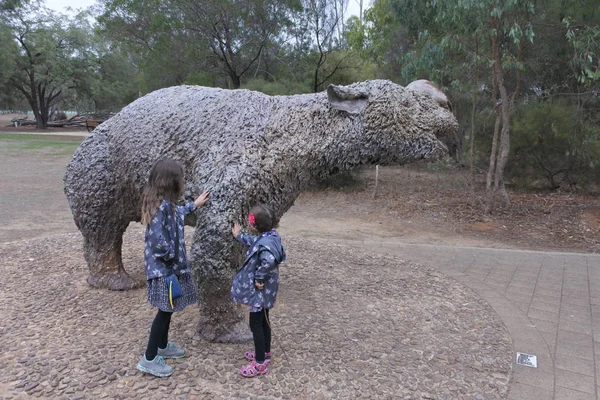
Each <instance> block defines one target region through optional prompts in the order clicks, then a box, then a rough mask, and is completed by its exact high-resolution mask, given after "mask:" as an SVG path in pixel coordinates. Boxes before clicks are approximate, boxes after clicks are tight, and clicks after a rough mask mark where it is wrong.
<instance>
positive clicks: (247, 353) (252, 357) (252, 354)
mask: <svg viewBox="0 0 600 400" xmlns="http://www.w3.org/2000/svg"><path fill="white" fill-rule="evenodd" d="M272 355H273V352H272V351H270V352H268V353H265V361H266V362H271V356H272ZM244 357H246V360H248V361H253V360H255V359H256V353H255V352H254V350H246V351H245V352H244Z"/></svg>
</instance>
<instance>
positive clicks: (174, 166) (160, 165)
mask: <svg viewBox="0 0 600 400" xmlns="http://www.w3.org/2000/svg"><path fill="white" fill-rule="evenodd" d="M183 185H184V181H183V166H182V165H181V164H180V163H178V162H177V161H174V160H170V159H165V160H160V161H157V162H156V163H155V164H154V165H153V166H152V169H151V170H150V177H149V178H148V184H147V185H146V187H145V188H144V194H143V196H142V224H144V225H148V224H149V223H150V221H152V218H153V217H154V214H156V211H157V210H158V207H160V203H161V202H162V201H163V199H167V200H169V201H170V202H171V210H173V207H174V204H175V203H176V202H177V200H178V199H179V197H181V195H182V194H183Z"/></svg>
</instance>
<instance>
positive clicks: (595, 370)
mask: <svg viewBox="0 0 600 400" xmlns="http://www.w3.org/2000/svg"><path fill="white" fill-rule="evenodd" d="M334 241H336V242H338V243H342V242H343V244H345V245H350V246H354V247H360V248H363V249H369V250H371V251H375V252H379V253H388V254H393V255H396V256H399V257H401V258H403V259H406V260H410V261H417V262H419V263H420V264H423V265H428V266H431V267H434V268H436V269H437V270H438V271H441V272H443V273H444V274H446V275H448V276H451V277H453V278H455V279H457V280H458V281H460V282H462V283H463V284H465V285H467V286H468V287H470V288H471V289H473V290H474V291H475V292H476V293H478V294H479V295H480V296H482V298H483V299H485V300H486V301H487V302H488V303H489V304H490V305H491V306H492V308H493V309H494V310H495V311H496V312H497V313H498V315H500V317H501V318H502V320H503V321H504V323H505V324H506V326H507V328H508V330H509V331H510V334H511V336H512V339H513V344H514V351H515V352H517V351H518V352H522V353H527V354H533V355H536V356H537V361H538V368H537V369H534V368H530V367H524V366H519V365H516V364H515V365H514V375H513V379H512V381H511V384H510V391H509V399H511V400H526V399H527V400H529V399H536V400H546V399H555V400H569V399H576V400H579V399H585V400H587V399H590V400H592V399H593V400H598V399H600V255H597V254H578V253H549V252H535V251H519V250H502V249H486V248H473V247H451V246H434V245H416V244H403V243H398V242H385V241H349V240H343V241H342V240H334ZM515 357H516V356H515Z"/></svg>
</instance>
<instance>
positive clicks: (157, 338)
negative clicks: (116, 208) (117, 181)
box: [137, 160, 208, 377]
mask: <svg viewBox="0 0 600 400" xmlns="http://www.w3.org/2000/svg"><path fill="white" fill-rule="evenodd" d="M184 185H185V182H184V174H183V167H182V166H181V164H179V163H178V162H176V161H173V160H161V161H158V162H157V163H156V164H154V166H153V167H152V170H151V171H150V177H149V179H148V184H147V185H146V188H145V190H144V195H143V199H142V223H143V224H144V225H146V237H145V242H146V246H145V250H144V261H145V265H146V279H147V283H148V301H149V302H150V304H151V305H153V306H154V307H157V308H158V313H157V314H156V317H155V318H154V322H152V328H151V330H150V338H149V340H148V346H147V348H146V353H145V354H144V355H143V356H142V358H141V360H140V362H139V363H138V365H137V368H138V369H139V370H140V371H142V372H146V373H149V374H152V375H154V376H160V377H164V376H169V375H171V374H172V373H173V368H172V367H171V366H169V365H167V364H166V363H165V361H164V359H165V358H181V357H183V356H184V355H185V351H184V350H183V349H182V348H180V347H177V346H176V345H175V344H174V343H171V342H169V341H168V337H169V325H170V323H171V315H172V314H173V312H175V311H181V310H183V309H184V308H185V307H186V306H188V305H189V304H192V303H195V302H196V301H197V300H198V299H197V297H196V291H195V289H194V282H193V281H192V277H191V274H190V267H189V265H188V262H187V257H186V254H185V241H184V236H183V226H184V223H183V219H184V218H185V216H186V215H187V214H189V213H191V212H193V211H194V210H195V209H196V208H197V207H200V206H202V205H204V204H205V203H206V202H207V201H208V191H205V192H204V193H202V194H201V195H200V196H199V197H198V198H197V199H196V200H195V201H193V202H191V201H190V202H188V203H187V204H186V205H185V206H178V205H177V204H176V202H177V200H178V199H179V198H180V197H181V195H182V194H183V189H184ZM170 275H175V277H176V278H177V281H178V282H179V285H180V288H181V296H180V297H178V298H176V299H173V302H172V303H171V301H170V299H169V287H168V284H167V277H168V276H170Z"/></svg>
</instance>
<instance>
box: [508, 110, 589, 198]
mask: <svg viewBox="0 0 600 400" xmlns="http://www.w3.org/2000/svg"><path fill="white" fill-rule="evenodd" d="M580 114H581V112H580V111H579V109H578V108H577V106H576V105H570V104H568V103H565V102H556V103H553V102H543V103H539V104H534V105H531V106H527V107H522V109H521V110H519V112H518V113H517V115H516V116H515V119H514V125H513V142H512V151H513V158H512V162H511V164H510V165H509V169H508V172H509V173H510V175H511V177H512V178H513V179H514V180H515V181H517V182H518V183H519V184H521V185H524V186H534V185H535V184H539V182H545V185H544V186H546V187H549V188H550V189H557V188H560V187H563V188H569V189H573V188H575V187H580V188H585V187H586V185H588V184H590V183H596V184H597V183H600V179H599V177H600V135H599V133H598V130H597V126H598V122H600V121H598V120H597V119H596V120H595V121H583V119H582V116H581V115H580Z"/></svg>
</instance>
